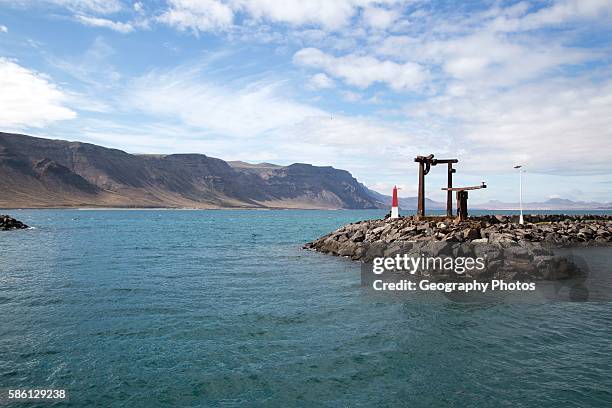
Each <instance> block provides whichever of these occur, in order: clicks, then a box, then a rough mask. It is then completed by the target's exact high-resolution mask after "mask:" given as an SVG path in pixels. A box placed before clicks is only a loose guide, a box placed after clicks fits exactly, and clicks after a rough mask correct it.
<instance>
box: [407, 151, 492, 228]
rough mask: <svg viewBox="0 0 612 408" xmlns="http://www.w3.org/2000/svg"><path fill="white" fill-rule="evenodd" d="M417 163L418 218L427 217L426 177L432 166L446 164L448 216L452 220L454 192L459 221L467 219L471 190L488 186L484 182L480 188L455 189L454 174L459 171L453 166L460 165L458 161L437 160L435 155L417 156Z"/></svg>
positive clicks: (445, 188)
mask: <svg viewBox="0 0 612 408" xmlns="http://www.w3.org/2000/svg"><path fill="white" fill-rule="evenodd" d="M414 161H415V162H416V163H419V194H418V198H417V216H418V217H425V176H426V175H427V174H428V173H429V171H430V170H431V166H436V165H438V164H446V165H447V169H446V187H444V188H442V190H444V191H446V216H447V217H449V218H452V216H453V191H454V192H456V195H457V216H458V217H459V221H463V220H465V219H467V216H468V212H467V200H468V191H469V190H478V189H481V188H487V185H486V184H485V183H484V182H483V183H482V184H481V185H479V186H469V187H453V173H455V172H456V171H457V170H456V169H454V168H453V164H455V163H458V162H459V160H457V159H435V158H434V155H433V154H430V155H429V156H417V157H415V158H414Z"/></svg>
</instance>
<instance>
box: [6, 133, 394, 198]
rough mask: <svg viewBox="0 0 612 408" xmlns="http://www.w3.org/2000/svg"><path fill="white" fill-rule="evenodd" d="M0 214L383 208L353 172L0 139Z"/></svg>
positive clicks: (18, 137) (18, 138) (23, 137)
mask: <svg viewBox="0 0 612 408" xmlns="http://www.w3.org/2000/svg"><path fill="white" fill-rule="evenodd" d="M0 191H2V194H1V195H0V208H44V207H169V208H313V209H315V208H320V209H340V208H346V209H368V208H372V209H373V208H382V207H384V203H382V202H380V201H378V200H377V199H376V198H375V197H374V196H372V194H371V193H370V191H369V190H368V189H367V188H365V186H363V185H362V184H361V183H359V182H358V181H357V180H356V179H355V178H354V177H353V176H352V175H351V174H350V173H349V172H348V171H345V170H339V169H334V168H333V167H317V166H312V165H309V164H301V163H296V164H292V165H289V166H277V165H273V164H269V163H262V164H255V165H252V164H248V163H244V162H231V163H228V162H225V161H223V160H221V159H216V158H213V157H208V156H206V155H203V154H170V155H134V154H129V153H126V152H124V151H121V150H117V149H109V148H105V147H102V146H97V145H94V144H89V143H81V142H69V141H64V140H50V139H43V138H37V137H31V136H26V135H20V134H11V133H1V132H0Z"/></svg>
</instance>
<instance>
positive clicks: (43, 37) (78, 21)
mask: <svg viewBox="0 0 612 408" xmlns="http://www.w3.org/2000/svg"><path fill="white" fill-rule="evenodd" d="M0 131H5V132H19V133H25V134H29V135H34V136H40V137H48V138H57V139H65V140H78V141H84V142H90V143H95V144H100V145H103V146H107V147H113V148H119V149H122V150H125V151H127V152H130V153H187V152H189V153H203V154H206V155H209V156H213V157H219V158H222V159H224V160H243V161H247V162H251V163H256V162H272V163H276V164H281V165H287V164H291V163H294V162H300V163H311V164H314V165H324V166H327V165H331V166H334V167H336V168H341V169H346V170H348V171H350V172H351V173H352V174H353V175H354V176H355V177H356V178H357V179H358V180H359V181H361V182H363V183H364V184H366V185H367V186H368V187H370V188H372V189H374V190H377V191H379V192H382V193H386V194H390V190H391V187H392V186H393V185H398V186H399V187H401V188H402V190H401V191H400V195H401V196H414V195H416V190H417V185H416V183H417V165H416V164H415V163H414V157H415V156H416V155H427V154H430V153H433V154H435V155H436V157H438V158H457V159H459V163H458V165H457V166H456V167H457V173H456V175H455V184H456V185H473V184H480V182H481V181H486V182H487V184H488V188H487V189H486V190H479V191H475V192H473V193H472V194H471V195H470V200H471V201H474V202H484V201H487V200H492V199H496V200H501V201H507V202H516V201H518V173H517V172H516V170H514V169H513V166H514V165H516V164H521V165H523V166H524V169H525V173H524V175H523V180H524V189H523V193H524V200H525V201H543V200H546V199H548V198H555V197H562V198H569V199H573V200H581V201H612V147H611V145H612V143H611V142H612V1H610V0H550V1H518V2H517V1H481V2H478V1H469V2H461V1H420V0H380V1H373V0H335V1H329V0H282V1H281V0H167V1H164V0H154V1H136V2H135V1H129V0H36V1H30V0H0ZM445 177H446V172H445V169H444V168H443V166H438V167H434V168H432V170H431V173H430V174H429V175H428V176H427V187H428V196H430V197H431V198H434V199H438V200H443V197H444V193H443V192H442V191H441V190H440V188H441V187H443V186H444V185H445V183H446V179H445Z"/></svg>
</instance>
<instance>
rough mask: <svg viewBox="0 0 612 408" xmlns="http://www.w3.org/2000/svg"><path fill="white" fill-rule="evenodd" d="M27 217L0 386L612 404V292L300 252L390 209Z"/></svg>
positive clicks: (336, 401) (233, 396)
mask: <svg viewBox="0 0 612 408" xmlns="http://www.w3.org/2000/svg"><path fill="white" fill-rule="evenodd" d="M11 214H12V215H13V216H15V217H16V218H18V219H20V220H22V221H24V222H26V223H27V224H29V225H32V226H34V227H35V229H30V230H25V231H13V232H4V233H0V388H9V387H21V388H32V387H46V388H63V389H66V390H68V392H69V395H70V400H69V401H68V402H66V403H62V404H60V405H70V406H110V407H119V406H129V407H153V406H278V407H286V406H351V407H355V406H364V407H373V406H410V407H421V406H435V407H440V406H442V407H443V406H449V407H463V406H483V407H499V406H512V407H515V406H534V407H535V406H538V407H561V406H612V307H611V306H612V304H610V303H603V302H601V303H596V302H586V303H567V302H554V303H544V304H524V305H521V304H518V305H517V304H514V305H511V304H482V305H479V304H461V303H453V302H450V301H449V300H448V299H445V298H443V297H440V298H439V299H434V300H432V301H428V302H414V301H407V300H406V299H405V298H401V297H397V296H388V295H385V294H374V293H371V292H370V291H367V290H365V289H364V288H362V287H361V286H360V268H359V265H358V264H355V263H352V262H350V261H347V260H345V259H338V258H334V257H328V256H325V255H320V254H316V253H312V252H308V251H304V250H302V249H301V245H302V244H303V243H305V242H307V241H309V240H312V239H314V238H316V237H318V236H320V235H323V234H325V233H327V232H329V231H330V230H332V229H334V228H337V227H339V226H340V225H343V224H345V223H347V222H350V221H355V220H359V219H364V218H374V217H378V216H380V215H381V214H382V213H381V212H376V211H77V210H45V211H43V210H39V211H36V210H28V211H25V210H24V211H12V212H11ZM49 405H50V404H48V403H45V404H41V406H49ZM15 406H18V404H16V405H15Z"/></svg>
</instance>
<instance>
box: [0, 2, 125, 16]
mask: <svg viewBox="0 0 612 408" xmlns="http://www.w3.org/2000/svg"><path fill="white" fill-rule="evenodd" d="M0 3H7V4H9V5H11V6H15V7H31V6H41V5H54V6H59V7H65V8H67V9H69V10H71V11H74V12H77V13H94V14H112V13H116V12H118V11H121V10H122V9H123V5H122V4H121V1H120V0H0Z"/></svg>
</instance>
